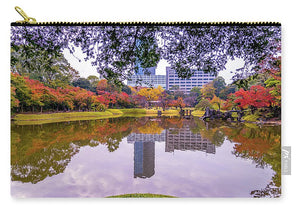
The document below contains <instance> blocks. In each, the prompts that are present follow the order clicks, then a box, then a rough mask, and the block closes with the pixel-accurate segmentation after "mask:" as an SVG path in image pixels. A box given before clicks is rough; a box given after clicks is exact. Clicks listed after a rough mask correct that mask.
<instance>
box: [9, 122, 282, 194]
mask: <svg viewBox="0 0 300 214" xmlns="http://www.w3.org/2000/svg"><path fill="white" fill-rule="evenodd" d="M280 146H281V145H280V126H260V127H259V126H257V125H254V124H248V125H245V124H237V123H222V122H214V123H213V122H209V123H205V122H203V121H202V120H200V119H198V118H195V119H192V120H186V119H181V118H178V117H172V118H171V117H169V118H168V117H163V118H147V117H144V118H114V119H103V120H95V121H76V122H63V123H51V124H43V125H16V124H13V125H12V127H11V194H12V196H13V197H106V196H112V195H120V194H127V193H153V194H165V195H172V196H177V197H279V196H280V194H281V156H280Z"/></svg>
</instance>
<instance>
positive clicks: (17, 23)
mask: <svg viewBox="0 0 300 214" xmlns="http://www.w3.org/2000/svg"><path fill="white" fill-rule="evenodd" d="M11 24H12V25H49V26H50V25H74V26H75V25H281V23H280V22H265V21H259V22H231V21H225V22H186V21H183V22H142V21H137V22H36V23H30V22H29V23H28V22H25V23H20V22H14V23H11Z"/></svg>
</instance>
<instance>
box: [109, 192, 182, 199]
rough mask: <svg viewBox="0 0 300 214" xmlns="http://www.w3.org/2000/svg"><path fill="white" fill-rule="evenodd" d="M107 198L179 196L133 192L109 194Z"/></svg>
mask: <svg viewBox="0 0 300 214" xmlns="http://www.w3.org/2000/svg"><path fill="white" fill-rule="evenodd" d="M106 198H177V197H175V196H171V195H161V194H152V193H132V194H124V195H114V196H108V197H106Z"/></svg>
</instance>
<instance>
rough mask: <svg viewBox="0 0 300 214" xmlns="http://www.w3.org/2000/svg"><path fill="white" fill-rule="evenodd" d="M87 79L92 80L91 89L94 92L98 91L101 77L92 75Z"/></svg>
mask: <svg viewBox="0 0 300 214" xmlns="http://www.w3.org/2000/svg"><path fill="white" fill-rule="evenodd" d="M86 79H87V80H88V81H89V82H90V90H91V91H92V92H96V89H97V84H98V82H99V80H100V79H99V77H97V76H95V75H90V76H88V77H87V78H86Z"/></svg>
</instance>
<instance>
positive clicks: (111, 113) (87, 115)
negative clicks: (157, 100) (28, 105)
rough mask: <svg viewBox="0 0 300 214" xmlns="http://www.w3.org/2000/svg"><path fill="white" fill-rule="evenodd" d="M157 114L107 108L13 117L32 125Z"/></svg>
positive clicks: (175, 112) (16, 121)
mask: <svg viewBox="0 0 300 214" xmlns="http://www.w3.org/2000/svg"><path fill="white" fill-rule="evenodd" d="M162 115H164V116H178V115H179V113H178V110H173V109H170V110H166V111H162ZM145 116H157V110H154V109H147V110H146V109H107V110H106V111H104V112H64V113H44V114H39V113H37V114H16V115H15V116H14V117H13V120H14V124H16V125H33V124H45V123H57V122H66V121H79V120H96V119H106V118H115V117H145Z"/></svg>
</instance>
